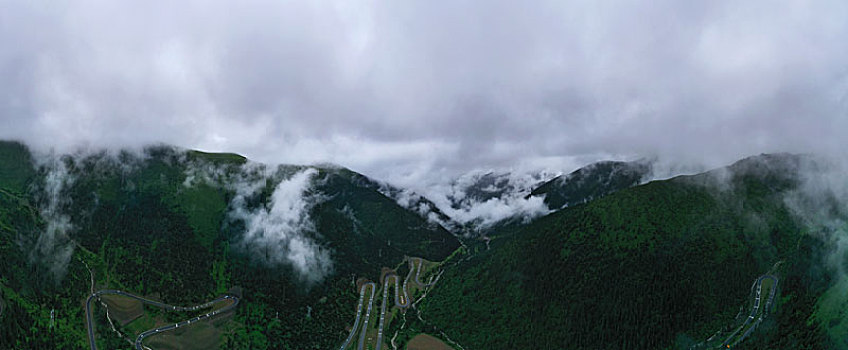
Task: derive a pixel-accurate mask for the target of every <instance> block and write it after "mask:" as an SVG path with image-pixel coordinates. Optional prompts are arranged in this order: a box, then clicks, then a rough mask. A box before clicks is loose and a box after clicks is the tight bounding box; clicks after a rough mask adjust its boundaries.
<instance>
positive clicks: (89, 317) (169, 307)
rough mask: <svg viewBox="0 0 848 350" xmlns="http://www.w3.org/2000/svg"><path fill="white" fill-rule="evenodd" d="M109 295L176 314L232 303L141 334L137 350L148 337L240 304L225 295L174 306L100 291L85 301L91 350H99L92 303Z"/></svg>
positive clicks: (114, 292) (128, 294)
mask: <svg viewBox="0 0 848 350" xmlns="http://www.w3.org/2000/svg"><path fill="white" fill-rule="evenodd" d="M107 294H108V295H120V296H125V297H129V298H132V299H135V300H138V301H140V302H142V303H144V304H147V305H152V306H155V307H159V308H162V309H165V310H169V311H174V312H183V311H197V310H201V309H206V308H210V307H212V306H213V305H215V304H217V303H220V302H223V301H227V300H230V301H232V304H230V305H227V306H225V307H222V308H220V309H218V310H214V311H210V312H208V313H205V314H203V315H200V316H197V317H194V318H191V319H188V320H185V321H181V322H177V323H174V324H171V325H167V326H162V327H159V328H155V329H151V330H148V331H145V332H142V333H141V334H139V335H138V337H137V338H136V340H135V348H136V350H143V349H145V346H143V345H142V342H143V341H144V338H146V337H149V336H152V335H156V334H159V333H162V332H167V331H170V330H173V329H177V328H179V327H184V326H188V325H190V324H192V323H195V322H198V321H202V320H204V319H207V318H210V317H214V316H215V315H218V314H222V313H225V312H228V311H230V310H232V309H234V308H235V307H236V305H238V303H239V298H238V297H236V296H234V295H223V296H220V297H218V298H217V299H214V300H212V301H209V302H206V303H203V304H200V305H195V306H174V305H169V304H165V303H162V302H158V301H155V300H150V299H147V298H144V297H140V296H138V295H135V294H132V293H127V292H124V291H120V290H114V289H104V290H99V291H97V292H95V293H92V294H91V295H89V297H88V299H86V301H85V318H86V325H87V326H88V342H89V344H90V345H91V350H97V344H96V342H95V339H94V321H93V318H92V314H91V305H92V302H93V301H94V300H95V299H97V300H100V296H102V295H107Z"/></svg>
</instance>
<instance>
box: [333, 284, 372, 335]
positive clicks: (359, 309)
mask: <svg viewBox="0 0 848 350" xmlns="http://www.w3.org/2000/svg"><path fill="white" fill-rule="evenodd" d="M367 287H371V298H370V299H369V300H370V301H369V302H368V303H369V305H368V309H369V310H370V309H371V305H370V304H371V303H372V302H373V301H374V292H375V289H377V285H376V284H374V282H368V283H365V284H363V285H362V287H360V288H359V305H357V306H356V320H354V321H353V329H351V330H350V334H349V335H348V336H347V339H345V341H344V343H342V347H341V348H339V350H344V349H345V348H347V347H348V345H349V344H350V341H351V340H353V337H355V336H356V330H357V327H358V326H359V318H360V316H362V302H363V301H364V300H365V289H366V288H367Z"/></svg>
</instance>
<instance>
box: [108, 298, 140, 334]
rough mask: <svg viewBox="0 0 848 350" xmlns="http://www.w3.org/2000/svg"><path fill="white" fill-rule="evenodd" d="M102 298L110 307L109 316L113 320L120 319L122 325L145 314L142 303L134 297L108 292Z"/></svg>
mask: <svg viewBox="0 0 848 350" xmlns="http://www.w3.org/2000/svg"><path fill="white" fill-rule="evenodd" d="M100 299H101V300H103V302H105V303H106V305H107V306H108V307H109V316H111V317H112V319H113V320H115V321H118V323H120V324H121V326H126V325H127V324H128V323H130V322H132V321H133V320H135V319H137V318H139V317H141V316H142V315H144V307H143V305H142V303H141V302H140V301H138V300H135V299H133V298H129V297H125V296H122V295H111V294H107V295H103V296H101V297H100Z"/></svg>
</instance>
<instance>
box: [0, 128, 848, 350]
mask: <svg viewBox="0 0 848 350" xmlns="http://www.w3.org/2000/svg"><path fill="white" fill-rule="evenodd" d="M640 164H641V163H638V164H636V165H634V164H629V163H614V162H603V163H599V164H596V165H593V166H590V167H587V168H584V169H583V170H579V171H577V172H575V173H573V174H571V175H569V176H568V177H567V178H568V180H566V181H558V180H557V181H552V182H549V183H547V184H545V185H542V186H541V187H539V188H538V189H537V190H536V191H534V192H533V195H540V194H545V195H546V201H547V203H548V205H549V206H550V207H551V208H559V207H562V206H566V208H565V209H562V210H559V211H557V212H554V213H552V214H550V215H548V216H545V217H542V218H539V219H537V220H535V221H533V222H530V223H529V224H525V223H523V222H522V223H520V224H519V223H515V222H513V223H508V224H504V225H500V226H495V227H494V228H492V230H494V232H491V233H490V234H489V236H488V237H490V238H491V241H490V242H489V245H488V246H487V245H486V244H484V243H482V242H479V243H474V244H471V245H470V246H468V247H461V248H460V247H459V245H460V244H459V242H458V241H457V239H456V238H455V237H454V236H452V235H451V234H450V233H449V232H448V231H446V230H445V229H444V228H442V227H441V226H438V225H435V224H432V223H430V222H428V221H427V220H425V219H424V218H423V217H422V216H421V215H423V214H422V213H417V212H414V211H410V210H407V209H404V208H402V207H400V206H398V205H397V204H396V203H395V202H394V201H393V200H392V199H390V198H388V197H386V196H384V195H383V194H381V193H388V194H390V195H391V193H392V191H399V190H398V189H392V188H391V187H387V186H386V185H384V184H380V183H378V182H375V181H373V180H371V179H368V178H367V177H364V176H362V175H360V174H357V173H355V172H352V171H350V170H347V169H343V168H336V167H317V168H308V167H299V166H280V167H276V168H269V167H265V166H261V165H257V164H253V163H250V162H248V161H247V160H246V159H244V158H243V157H241V156H238V155H234V154H211V153H204V152H197V151H187V152H183V151H178V150H174V149H173V148H170V147H164V146H160V147H153V148H148V149H146V150H145V151H144V152H143V154H135V153H130V152H120V153H105V152H104V153H94V154H87V155H83V156H73V157H69V156H64V157H55V156H34V155H32V154H30V152H29V151H28V150H27V148H26V147H24V146H22V145H20V144H17V143H9V142H4V143H0V257H1V258H2V259H0V300H2V304H0V308H2V314H0V348H14V349H40V348H47V349H52V348H84V347H86V346H87V344H86V338H87V337H86V328H85V323H84V315H83V312H84V310H83V301H84V300H85V299H86V297H87V296H88V295H89V293H90V292H91V289H92V283H91V275H90V273H89V271H91V273H92V274H93V278H94V286H93V288H95V289H102V288H113V289H121V290H126V291H130V292H133V293H136V294H139V295H145V296H149V297H151V298H152V299H156V300H162V301H164V302H167V303H170V304H180V305H191V304H195V303H197V302H200V301H204V300H210V299H212V298H214V297H216V296H219V295H221V294H222V293H227V292H230V293H235V294H237V295H239V296H240V297H241V299H240V300H241V301H240V303H239V305H238V307H237V308H236V310H235V312H234V313H232V314H229V315H226V316H223V317H221V318H218V319H216V320H215V321H213V322H210V323H203V324H201V325H199V327H200V328H197V329H195V330H194V331H185V332H186V333H179V334H178V333H177V332H175V333H174V334H171V335H169V336H168V337H160V338H158V339H157V337H158V336H154V337H151V339H149V343H148V344H151V345H153V344H162V345H171V346H178V345H175V344H183V343H179V342H189V341H190V339H192V338H191V337H210V336H211V337H218V339H217V340H209V341H208V342H204V343H202V344H220V347H222V348H227V349H266V348H268V349H332V348H336V347H337V346H339V345H340V344H341V341H342V340H343V339H344V338H345V336H346V335H347V334H348V331H349V330H348V329H346V327H347V326H349V325H350V324H351V323H352V322H353V318H354V315H355V307H356V301H357V297H358V291H356V290H355V286H354V284H353V283H354V279H355V278H359V277H364V278H368V279H371V280H378V278H379V276H380V272H381V268H383V267H395V268H397V273H398V274H399V275H401V276H405V273H406V272H407V271H408V270H407V267H406V266H404V265H403V264H402V261H403V259H404V257H405V256H418V257H422V258H424V259H426V260H430V261H433V262H434V263H433V266H431V270H430V272H428V273H435V271H437V270H438V271H441V270H444V273H443V274H442V275H440V279H439V282H438V283H437V284H436V285H435V286H434V287H432V289H431V290H429V292H428V294H427V297H426V298H425V299H424V300H423V301H422V302H420V303H419V304H418V307H417V308H411V309H409V310H408V311H407V313H406V314H397V313H396V314H395V315H394V316H392V317H391V318H390V319H387V325H386V340H387V341H388V339H390V338H391V337H392V336H393V335H394V334H395V332H398V336H397V338H396V342H397V343H398V345H400V346H401V347H402V346H403V345H404V344H405V343H406V342H407V341H409V339H411V338H412V337H413V336H415V335H416V334H419V333H427V334H432V335H435V336H437V337H439V338H442V339H443V340H445V341H446V343H448V344H451V345H454V344H455V343H453V341H455V342H456V344H459V345H461V346H462V347H463V348H465V349H468V350H472V349H547V348H557V349H558V348H585V349H614V348H625V349H633V348H648V349H654V348H689V347H690V346H694V345H697V344H701V345H702V348H703V347H706V345H705V344H706V343H705V340H706V339H707V338H709V337H710V336H712V335H714V334H716V333H717V332H721V333H722V334H727V333H728V332H729V331H731V332H732V330H731V327H733V326H734V325H738V322H735V320H736V319H737V318H736V316H737V313H738V312H739V310H740V309H745V308H747V307H749V301H750V300H749V295H750V285H751V282H752V281H753V280H755V279H756V278H757V277H758V276H760V275H762V274H764V273H767V272H768V273H772V274H774V275H776V276H778V277H779V278H780V283H779V285H778V290H777V295H776V298H775V306H774V309H773V310H770V312H769V316H768V317H767V318H765V319H764V320H763V322H762V323H761V324H759V326H758V327H757V329H756V331H755V332H753V334H751V336H749V337H747V338H746V339H745V340H744V341H743V342H741V343H740V344H739V347H742V348H770V349H788V348H800V349H820V348H848V343H845V341H846V340H845V338H844V334H845V330H846V329H848V317H846V316H845V315H846V313H845V311H844V310H846V307H848V290H846V289H848V287H846V286H848V282H846V281H848V279H845V278H843V279H839V278H838V277H837V276H839V275H838V274H837V273H836V272H837V271H838V268H837V264H843V266H842V270H843V271H845V270H848V259H844V257H840V256H838V255H834V252H837V253H839V252H840V251H839V250H836V249H835V246H836V245H837V244H838V243H839V240H835V239H832V238H833V237H835V236H834V234H844V232H845V229H846V227H845V224H844V223H845V219H846V217H848V215H846V208H845V206H844V203H845V201H844V198H835V197H832V196H830V197H829V196H826V195H825V196H819V197H804V196H798V192H799V189H800V188H801V187H802V185H803V181H804V179H805V178H806V177H805V175H809V174H810V173H816V172H817V171H819V170H824V169H823V168H820V167H818V166H816V165H815V164H816V163H815V162H812V161H811V160H810V159H809V158H808V157H802V156H792V155H763V156H758V157H752V158H749V159H745V160H742V161H740V162H737V163H736V164H734V165H732V166H730V167H728V168H726V169H719V170H716V171H712V172H709V173H704V174H700V175H695V176H682V177H678V178H674V179H671V180H666V181H655V182H650V183H647V184H643V185H638V186H636V185H637V184H638V183H640V182H642V181H643V180H644V176H645V174H647V173H648V172H649V170H650V169H648V168H646V167H647V165H644V164H641V165H640ZM811 165H812V166H811ZM643 166H644V167H643ZM802 168H803V169H805V171H807V172H808V173H805V174H801V173H800V172H799V169H802ZM307 169H312V170H309V171H312V172H314V175H313V176H312V177H311V178H310V180H309V182H308V183H309V185H308V186H305V187H304V189H303V191H304V193H296V195H297V197H298V198H301V199H303V200H304V201H306V202H308V203H307V204H303V203H300V204H298V203H297V202H291V203H276V202H275V199H274V198H277V195H278V193H277V192H276V191H277V189H280V188H284V187H283V186H289V185H291V184H292V183H293V181H294V180H292V179H294V178H295V177H296V176H298V174H303V172H304V171H307ZM634 186H635V187H634ZM295 192H297V191H295ZM285 194H286V193H283V194H282V195H281V197H280V198H282V199H280V200H284V199H285V198H284V197H285V196H283V195H285ZM288 195H289V196H291V193H289V194H288ZM416 200H417V201H418V202H417V204H416V205H413V206H419V205H423V206H424V207H426V208H425V209H428V210H422V212H423V213H427V212H435V213H436V215H438V216H439V218H440V219H441V220H442V221H445V222H448V221H450V218H447V217H445V216H444V214H442V213H441V212H438V211H435V210H434V206H433V205H432V203H430V202H429V201H427V200H426V199H425V198H418V199H416ZM275 203H276V204H275ZM286 205H292V206H302V207H304V208H305V210H306V212H307V213H308V217H309V219H308V220H307V221H308V222H309V223H310V225H305V226H302V227H300V228H303V230H300V231H299V232H298V233H297V234H298V235H299V236H298V237H301V238H302V239H303V242H307V243H306V246H309V245H310V244H311V245H314V246H315V247H320V249H321V252H323V253H324V254H326V256H327V257H328V260H329V261H332V264H331V266H330V265H326V266H325V265H322V266H318V267H317V270H316V268H315V267H314V266H313V267H311V270H310V268H308V269H307V270H308V271H313V270H316V271H317V273H316V274H309V273H307V274H306V275H304V272H303V269H302V268H300V269H298V268H297V267H296V264H292V263H289V262H287V260H285V259H279V258H278V256H277V255H275V254H277V253H279V252H280V251H285V250H286V249H293V248H287V247H286V246H285V245H274V244H270V245H261V244H260V245H256V244H248V243H245V239H246V238H248V237H249V236H250V235H254V236H250V237H253V238H256V237H258V238H259V239H260V240H265V241H268V240H267V239H266V238H267V237H266V236H273V235H275V234H276V233H277V232H276V231H275V230H281V229H286V227H288V226H291V225H295V224H297V225H300V224H301V223H302V220H301V221H299V220H298V219H297V218H294V219H292V218H285V217H284V216H285V215H288V214H286V213H297V210H294V209H292V208H289V207H287V206H286ZM272 206H273V207H274V208H278V209H279V208H281V213H275V212H274V211H273V210H272ZM295 209H296V208H295ZM811 209H815V210H811ZM799 210H800V211H802V212H806V213H814V215H810V216H809V217H803V216H799V214H801V213H799ZM234 213H235V214H234ZM239 213H240V214H239ZM236 214H239V215H236ZM274 215H282V216H283V217H281V218H274V217H273V216H274ZM245 216H251V217H262V218H265V219H264V220H267V221H256V222H251V221H250V220H245ZM822 218H824V219H826V220H821V219H822ZM286 220H288V221H286ZM292 220H294V221H292ZM257 222H259V224H262V225H266V224H267V226H268V227H266V228H265V230H262V231H256V232H252V231H250V228H251V227H252V225H253V226H256V223H257ZM287 225H288V226H287ZM281 227H282V228H281ZM288 234H291V232H289V233H288ZM66 253H67V254H66ZM839 254H842V253H839ZM294 259H295V260H296V259H297V256H295V257H294ZM840 259H841V260H840ZM439 261H443V262H442V263H441V264H439V266H438V268H436V266H435V265H437V264H438V263H436V262H439ZM89 269H90V270H89ZM421 292H422V291H418V292H417V293H416V295H419V296H420V295H423V293H421ZM116 307H117V306H116ZM51 310H52V311H54V315H55V318H54V319H53V320H51V317H50V316H51ZM419 311H420V312H421V313H420V316H421V318H419V317H418V316H419ZM95 312H96V314H97V317H96V320H95V321H96V323H97V339H98V345H99V346H100V348H103V349H112V348H129V347H130V345H129V344H128V343H127V342H126V341H124V340H122V339H120V338H119V337H118V336H116V335H115V334H114V332H112V331H111V330H110V328H111V327H110V326H109V324H108V323H107V320H106V318H105V317H104V312H103V310H102V308H100V307H99V306H98V307H97V308H96V310H95ZM133 312H134V313H131V312H126V314H127V315H130V314H133V315H136V314H143V315H142V316H140V317H138V318H137V319H135V320H132V321H128V323H127V324H125V325H123V326H122V325H117V328H118V330H119V331H121V332H123V333H125V334H127V335H128V336H130V337H134V335H136V334H138V333H140V332H142V331H144V330H146V329H149V328H150V327H153V326H154V324H155V322H157V321H158V322H166V321H169V320H174V319H176V320H179V319H181V318H183V317H190V316H189V315H187V314H176V315H169V313H166V312H162V311H161V310H157V309H155V308H149V307H145V308H144V312H138V311H137V310H136V311H133ZM132 317H137V316H126V318H127V319H129V318H132ZM375 322H376V321H375ZM180 332H184V331H183V330H182V328H181V330H180ZM180 334H188V335H187V336H185V337H181V336H180ZM448 336H449V337H450V339H451V340H448V339H447V337H448ZM169 342H170V343H169ZM197 344H201V343H197ZM197 346H201V345H197ZM456 348H459V346H456Z"/></svg>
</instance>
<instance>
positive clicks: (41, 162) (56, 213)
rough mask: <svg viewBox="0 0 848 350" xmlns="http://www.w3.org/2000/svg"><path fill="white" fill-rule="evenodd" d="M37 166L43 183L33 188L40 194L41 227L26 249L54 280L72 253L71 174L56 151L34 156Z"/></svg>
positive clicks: (59, 274) (61, 275)
mask: <svg viewBox="0 0 848 350" xmlns="http://www.w3.org/2000/svg"><path fill="white" fill-rule="evenodd" d="M36 160H37V163H38V164H37V166H38V167H39V168H40V169H41V171H43V172H45V173H46V175H45V177H44V183H43V185H42V186H39V188H38V189H37V190H36V191H37V192H38V197H39V198H40V200H39V204H38V212H39V214H40V215H41V219H42V220H44V228H43V230H42V231H39V232H38V236H37V238H36V240H35V246H34V247H33V249H32V250H30V252H29V258H30V261H31V262H33V263H37V264H41V265H43V266H45V267H47V268H48V269H49V271H50V273H51V275H52V277H53V278H54V280H55V281H60V280H61V279H62V278H63V277H64V276H65V273H66V272H67V269H68V262H70V260H71V256H72V255H73V253H74V244H73V242H72V241H71V236H70V234H71V233H72V232H73V230H74V229H75V226H74V224H73V223H72V222H71V217H70V215H69V214H68V213H67V206H68V205H70V204H71V199H70V198H69V197H68V194H67V190H68V188H69V187H70V186H72V185H73V183H74V181H75V177H74V176H73V175H71V174H70V173H69V172H68V167H67V165H66V163H65V161H66V160H70V159H69V158H67V159H65V158H63V157H61V156H58V155H56V154H45V155H39V156H38V157H36Z"/></svg>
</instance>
